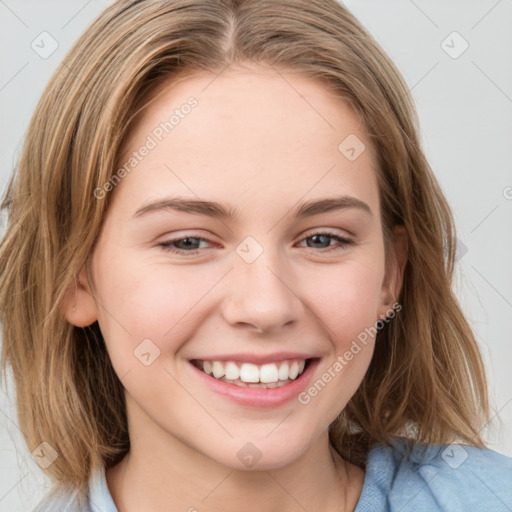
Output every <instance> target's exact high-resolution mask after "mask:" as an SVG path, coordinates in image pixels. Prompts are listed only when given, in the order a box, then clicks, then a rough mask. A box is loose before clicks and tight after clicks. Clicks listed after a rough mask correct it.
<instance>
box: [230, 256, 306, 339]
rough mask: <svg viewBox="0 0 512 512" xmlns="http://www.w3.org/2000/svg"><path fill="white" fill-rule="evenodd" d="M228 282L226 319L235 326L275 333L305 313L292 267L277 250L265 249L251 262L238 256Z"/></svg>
mask: <svg viewBox="0 0 512 512" xmlns="http://www.w3.org/2000/svg"><path fill="white" fill-rule="evenodd" d="M228 279H229V284H228V286H227V288H226V297H225V300H224V301H223V317H224V319H225V320H226V322H228V323H229V324H230V325H232V326H235V327H240V326H242V325H245V326H250V328H252V329H253V330H257V331H259V332H260V333H264V332H275V331H278V330H279V329H280V328H282V327H284V326H286V325H288V324H292V323H293V322H294V321H295V322H296V321H297V320H298V319H299V318H300V316H301V315H302V314H303V312H304V304H303V302H302V301H301V299H300V298H299V296H298V293H299V292H298V291H297V290H295V289H294V288H295V287H294V286H293V275H292V274H291V272H290V268H289V267H288V269H286V262H283V261H281V259H280V258H279V255H278V254H276V251H270V250H268V249H265V250H264V251H263V253H262V254H261V255H260V256H259V257H258V258H257V259H256V260H255V261H253V262H252V263H248V262H246V261H244V259H243V258H240V257H239V256H238V255H236V256H235V261H234V268H233V269H232V271H231V272H230V273H229V276H228ZM247 328H249V327H247Z"/></svg>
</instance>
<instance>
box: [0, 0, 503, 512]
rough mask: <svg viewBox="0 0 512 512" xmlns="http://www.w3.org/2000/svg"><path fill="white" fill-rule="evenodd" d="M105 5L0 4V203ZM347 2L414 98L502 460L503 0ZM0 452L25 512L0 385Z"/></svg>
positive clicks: (29, 494) (1, 479)
mask: <svg viewBox="0 0 512 512" xmlns="http://www.w3.org/2000/svg"><path fill="white" fill-rule="evenodd" d="M108 3H109V2H106V1H105V0H89V1H86V0H65V1H64V0H61V1H56V0H53V1H50V0H45V1H41V0H0V63H1V64H0V112H1V117H0V171H1V172H0V190H1V192H2V193H3V191H4V189H5V185H6V183H7V178H8V175H9V174H10V172H11V169H12V166H13V162H14V160H15V158H16V155H17V154H18V152H19V148H20V141H21V139H22V136H23V133H24V130H25V129H26V126H27V124H28V121H29V118H30V116H31V114H32V112H33V110H34V108H35V106H36V103H37V101H38V98H39V96H40V94H41V92H42V90H43V88H44V86H45V84H46V82H47V81H48V79H49V77H50V74H51V73H52V71H53V69H54V68H55V67H56V65H57V63H58V62H59V61H60V60H61V59H62V57H63V56H64V54H65V52H66V51H67V50H68V48H69V47H70V46H71V44H72V43H73V42H74V41H75V40H76V38H77V36H78V35H79V34H80V33H81V32H82V31H83V30H84V29H85V28H86V26H87V25H88V24H89V23H90V22H91V21H92V19H93V18H94V17H95V16H96V15H97V14H98V13H99V12H100V11H101V10H103V8H104V7H105V6H106V5H107V4H108ZM345 4H346V5H347V7H349V9H350V10H351V11H352V12H353V13H354V14H355V15H356V16H357V17H358V18H359V19H360V20H361V21H362V22H363V24H364V25H365V26H366V27H367V28H368V29H369V31H370V32H371V33H372V34H373V35H374V37H375V38H376V39H377V41H378V42H379V43H380V44H381V45H382V46H383V48H384V50H386V51H387V52H388V54H389V55H390V57H391V58H392V59H393V61H394V62H395V63H396V65H397V66H398V68H399V70H400V71H401V72H402V74H403V75H404V77H405V79H406V81H407V83H408V84H409V87H410V88H411V90H412V94H413V97H414V99H415V101H416V104H417V108H418V112H419V118H420V124H421V127H422V132H421V136H422V142H423V145H424V149H425V152H426V155H427V157H428V159H429V161H430V163H431V166H432V168H433V169H434V172H435V173H436V175H437V177H438V179H439V181H440V183H441V186H442V188H443V190H444V192H445V194H446V196H447V198H448V200H449V202H450V204H451V206H452V208H453V212H454V215H455V219H456V223H457V228H458V237H459V241H460V242H459V249H460V259H459V262H458V273H457V285H456V292H457V295H458V297H459V298H460V301H461V304H462V306H463V308H464V310H465V311H466V313H467V315H468V316H469V319H470V321H471V324H472V326H473V328H474V329H475V332H476V334H477V337H478V340H479V342H480V346H481V349H482V352H483V356H484V358H485V362H486V365H487V369H488V374H489V380H490V391H491V400H492V404H493V407H494V409H495V411H496V413H497V416H496V418H495V420H494V422H493V425H492V428H490V429H487V430H486V432H487V439H488V441H489V443H490V447H491V448H493V449H495V450H497V451H500V452H502V453H505V454H507V455H510V456H512V372H511V369H510V365H511V361H512V339H511V335H510V326H509V324H508V319H510V317H511V314H512V229H511V216H512V171H511V163H512V30H511V28H512V0H499V1H497V0H479V1H476V0H475V1H467V0H435V1H433V0H429V1H427V0H421V1H420V0H414V1H413V0H392V1H383V0H350V1H348V0H347V1H346V2H345ZM44 31H46V32H49V33H50V34H51V35H52V37H53V38H55V40H56V41H57V42H58V45H59V47H58V49H57V50H56V51H55V52H54V53H53V54H52V55H51V56H49V57H48V58H46V59H43V58H41V57H40V56H39V55H38V54H37V53H36V52H35V51H34V50H33V49H32V48H31V43H32V41H34V40H36V42H37V41H40V37H39V35H40V34H41V33H42V32H44ZM454 31H456V32H458V33H459V34H460V36H462V38H463V39H464V40H465V41H467V43H468V44H469V47H468V49H467V50H466V51H465V52H464V53H462V54H461V55H459V56H458V57H457V58H453V56H456V55H457V54H458V53H459V52H460V50H461V49H463V45H464V41H463V40H462V39H460V38H459V37H458V36H457V35H455V36H454V35H451V34H452V33H453V32H454ZM448 36H450V37H448ZM447 38H448V39H447ZM443 41H445V43H443ZM450 47H451V48H450ZM46 48H48V46H46ZM445 49H446V50H448V51H449V52H451V53H452V56H450V55H449V54H448V53H447V52H446V51H445ZM9 382H10V380H9ZM11 387H12V386H10V388H11ZM33 448H35V447H31V449H33ZM0 451H1V453H0V511H2V512H3V511H5V512H17V511H27V510H30V509H31V508H32V507H33V506H34V505H35V503H37V501H38V500H39V499H40V497H41V496H42V495H43V494H44V492H45V491H46V490H47V489H48V488H49V481H48V480H47V479H46V477H44V475H43V473H42V471H41V470H40V468H39V466H38V465H37V464H36V463H35V462H34V460H33V459H32V458H31V454H30V451H29V450H28V448H27V447H26V446H25V444H24V441H23V439H22V437H21V432H20V431H19V428H18V427H17V419H16V411H15V408H14V405H13V392H10V393H9V396H7V395H6V394H5V393H4V390H3V386H2V390H0Z"/></svg>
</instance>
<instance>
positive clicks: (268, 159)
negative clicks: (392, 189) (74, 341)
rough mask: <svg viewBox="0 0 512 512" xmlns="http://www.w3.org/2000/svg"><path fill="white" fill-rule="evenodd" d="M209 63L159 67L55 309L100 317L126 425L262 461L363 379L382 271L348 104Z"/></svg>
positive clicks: (314, 424) (222, 456) (316, 427)
mask: <svg viewBox="0 0 512 512" xmlns="http://www.w3.org/2000/svg"><path fill="white" fill-rule="evenodd" d="M213 78H214V75H210V74H206V73H201V74H197V75H193V76H189V77H188V78H186V79H184V80H182V81H179V82H177V83H173V84H171V83H169V84H167V86H166V87H164V88H160V93H161V94H159V95H158V96H157V97H156V98H154V100H153V101H152V102H151V103H150V105H149V106H148V107H147V108H146V109H145V110H144V111H143V112H142V114H141V115H140V116H139V118H138V120H137V123H136V124H135V126H134V129H133V130H132V132H131V134H130V137H129V139H128V141H127V143H126V146H125V148H124V149H125V153H124V157H123V158H124V160H123V161H122V162H121V165H120V167H121V166H123V165H124V164H125V163H127V166H126V169H130V170H129V172H126V173H121V175H123V174H125V175H124V177H122V179H121V181H120V183H118V184H117V185H116V187H115V189H114V190H113V191H111V192H109V193H110V194H113V196H112V203H111V205H110V207H109V210H108V212H107V214H106V217H105V220H104V224H103V226H102V230H101V233H100V236H99V240H98V243H97V245H96V247H95V250H94V252H93V254H92V255H91V264H90V283H91V288H88V285H87V279H86V278H84V279H83V280H82V282H83V284H84V287H85V288H87V292H86V293H83V294H82V295H81V296H79V297H78V307H77V308H76V312H75V313H73V314H71V313H69V315H68V318H69V319H70V320H71V321H72V322H73V323H75V324H80V323H81V324H90V323H92V322H93V321H95V320H97V321H98V323H99V326H100V328H101V331H102V333H103V336H104V338H105V343H106V346H107V350H108V352H109V355H110V358H111V360H112V364H113V367H114V369H115V371H116V373H117V375H118V376H119V378H120V379H121V382H122V384H123V386H124V387H125V390H126V400H127V410H128V420H129V425H130V429H131V435H133V432H135V431H137V432H142V431H143V430H144V429H145V431H148V430H151V431H152V432H153V433H154V434H155V436H154V439H161V440H165V439H167V440H169V442H173V443H179V444H181V445H184V446H187V449H192V450H194V452H196V453H198V454H200V455H205V456H207V457H209V458H210V459H213V460H214V461H217V462H219V463H221V464H223V465H226V466H229V467H232V468H244V467H249V466H250V464H249V463H248V461H249V458H251V457H252V458H253V459H254V458H255V459H259V460H258V468H274V467H278V466H282V465H284V464H287V463H290V462H292V461H293V460H295V459H297V457H299V456H300V455H301V454H303V453H304V452H305V451H306V450H307V449H308V448H309V447H311V446H312V445H313V444H314V443H315V441H316V440H318V439H319V438H320V437H321V436H322V435H325V433H326V432H327V429H328V426H329V424H330V423H331V422H332V421H333V420H334V419H335V417H336V416H337V415H338V414H339V412H340V411H341V410H342V409H343V408H344V407H345V405H346V403H347V401H348V400H349V399H350V397H351V396H352V395H353V394H354V392H355V391H356V389H357V388H358V386H359V385H360V383H361V381H362V379H363V377H364V374H365V372H366V370H367V368H368V365H369V363H370V360H371V357H372V353H373V346H374V338H373V337H372V336H371V335H369V334H368V332H369V328H371V327H373V326H375V323H376V322H377V321H378V320H379V319H381V317H382V316H386V315H389V311H390V307H391V304H392V302H393V300H392V296H393V295H396V294H397V292H398V290H396V289H395V290H392V289H391V288H390V285H388V283H390V282H393V283H394V282H395V281H396V280H395V279H394V278H395V277H396V271H395V270H393V269H392V270H391V275H390V271H388V272H387V273H386V272H385V265H384V261H385V260H384V241H383V235H382V225H381V219H380V214H379V209H380V205H379V193H378V187H377V181H376V173H375V165H376V164H375V158H374V154H373V148H372V146H371V143H370V141H369V139H368V137H367V136H366V134H365V131H364V128H363V126H362V124H361V123H360V121H359V120H358V118H357V117H356V115H355V114H354V113H353V111H352V110H351V109H350V108H349V106H348V105H347V104H345V103H343V102H341V101H340V100H339V99H336V98H335V97H334V96H333V95H332V94H331V93H330V92H329V91H328V90H327V89H326V88H325V86H323V85H322V84H320V83H317V82H315V81H312V80H311V79H309V78H306V77H299V76H297V75H288V76H287V80H284V79H283V78H282V77H281V76H280V75H279V74H276V73H275V72H274V71H272V70H266V69H264V68H256V69H253V70H248V69H246V70H237V71H235V70H232V71H225V72H224V73H222V74H220V75H219V76H217V77H216V78H215V80H213ZM190 97H194V98H195V101H193V100H189V98H190ZM187 104H188V105H189V107H185V105H187ZM173 112H174V113H175V116H174V119H172V120H171V121H170V122H169V119H170V116H171V115H172V113H173ZM166 122H167V124H165V123H166ZM169 123H172V127H170V126H171V125H170V124H169ZM347 137H349V139H347ZM345 139H347V140H345ZM340 144H341V145H340ZM363 145H364V146H363ZM143 147H146V148H147V149H146V150H144V149H142V148H143ZM351 148H353V150H352V149H351ZM134 152H135V154H134ZM354 157H355V158H354ZM130 158H135V159H136V160H130ZM130 162H131V163H130ZM83 275H84V274H83V273H82V276H83ZM93 297H94V298H93ZM73 315H74V316H73ZM365 334H366V336H365ZM363 339H365V341H364V342H363V341H362V340H363ZM354 343H355V344H354ZM356 347H357V348H356ZM350 354H351V355H350ZM207 372H210V375H208V374H207ZM212 372H213V373H212ZM297 372H299V374H298V375H297ZM329 376H330V377H329ZM226 380H228V381H230V382H225V381H226ZM315 390H316V391H315ZM137 429H139V430H137ZM248 443H250V444H248Z"/></svg>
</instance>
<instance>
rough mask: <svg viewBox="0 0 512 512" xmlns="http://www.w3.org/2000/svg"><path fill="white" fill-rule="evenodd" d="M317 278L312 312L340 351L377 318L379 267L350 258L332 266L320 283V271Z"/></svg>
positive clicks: (380, 269)
mask: <svg viewBox="0 0 512 512" xmlns="http://www.w3.org/2000/svg"><path fill="white" fill-rule="evenodd" d="M317 277H318V279H319V281H318V282H319V283H321V284H320V285H319V286H317V287H316V288H315V293H314V301H315V307H314V311H316V312H317V314H318V316H320V317H321V320H322V321H323V323H324V325H327V326H328V328H329V331H328V333H327V334H328V335H330V337H333V338H335V340H336V341H337V342H338V343H340V345H341V346H340V348H343V345H344V344H346V343H347V342H349V341H350V340H352V339H353V338H355V337H357V336H358V334H359V333H360V332H361V331H363V330H364V329H365V328H367V327H369V326H370V325H374V323H375V322H376V320H377V319H378V318H377V315H378V308H379V303H380V292H381V286H382V279H383V266H381V265H379V263H378V261H377V260H372V259H369V260H367V261H364V260H361V259H358V260H356V259H354V260H353V261H347V262H344V263H343V264H340V265H337V266H336V267H335V266H333V270H332V271H331V272H329V273H328V275H324V276H323V279H322V280H321V281H320V278H321V276H320V271H319V274H318V276H317ZM313 282H315V280H314V279H313ZM312 309H313V308H312Z"/></svg>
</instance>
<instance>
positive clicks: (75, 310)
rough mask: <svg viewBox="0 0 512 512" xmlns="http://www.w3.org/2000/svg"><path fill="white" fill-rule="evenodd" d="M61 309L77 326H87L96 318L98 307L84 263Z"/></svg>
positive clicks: (69, 320)
mask: <svg viewBox="0 0 512 512" xmlns="http://www.w3.org/2000/svg"><path fill="white" fill-rule="evenodd" d="M62 309H63V313H64V316H65V317H66V320H67V321H68V322H69V323H70V324H73V325H76V326H77V327H87V326H88V325H91V324H92V323H94V322H96V320H97V319H98V309H97V306H96V301H95V299H94V297H93V295H92V291H91V289H90V286H89V283H88V280H87V268H86V266H85V265H84V266H83V267H82V270H81V271H80V273H79V274H78V276H77V277H76V279H75V282H74V283H72V284H71V286H70V287H69V289H68V291H67V293H66V296H65V298H64V302H63V304H62Z"/></svg>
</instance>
